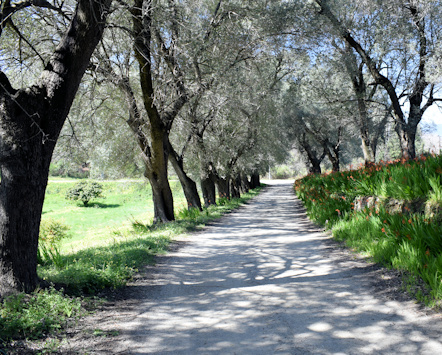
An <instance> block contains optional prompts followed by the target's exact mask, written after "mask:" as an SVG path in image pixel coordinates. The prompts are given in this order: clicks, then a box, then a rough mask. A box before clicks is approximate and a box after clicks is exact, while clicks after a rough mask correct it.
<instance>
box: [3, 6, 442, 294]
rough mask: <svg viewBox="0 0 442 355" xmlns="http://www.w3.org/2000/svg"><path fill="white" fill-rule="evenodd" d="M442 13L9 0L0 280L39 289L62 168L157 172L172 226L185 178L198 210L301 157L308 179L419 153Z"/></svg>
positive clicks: (161, 202)
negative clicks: (45, 215) (50, 199)
mask: <svg viewBox="0 0 442 355" xmlns="http://www.w3.org/2000/svg"><path fill="white" fill-rule="evenodd" d="M441 8H442V7H441V3H440V1H439V0H411V1H410V0H407V1H405V0H392V1H388V2H382V1H377V2H373V1H365V0H358V1H349V0H334V1H328V0H310V1H301V0H288V1H276V0H256V1H238V0H230V1H227V0H189V1H178V0H129V1H118V2H114V3H112V2H111V1H110V0H94V1H83V0H78V1H73V0H69V1H59V0H33V1H28V0H2V1H1V10H0V45H1V46H2V51H1V52H0V102H1V105H0V138H1V141H0V144H1V149H0V169H1V184H0V201H1V206H0V207H1V208H0V242H1V244H0V247H1V252H0V280H2V281H0V286H1V287H2V289H4V290H13V289H25V290H30V289H32V288H34V287H35V286H36V285H37V282H38V280H37V275H36V271H35V269H36V252H37V241H38V226H39V223H40V217H41V209H42V204H43V199H44V192H45V188H46V184H47V178H48V174H49V169H50V166H51V171H52V172H54V173H55V172H58V173H72V174H75V173H78V171H79V167H85V166H87V167H88V168H89V169H91V174H93V175H94V176H95V177H111V178H112V177H122V176H134V175H141V174H144V176H145V177H146V178H147V179H148V180H149V182H150V185H151V186H152V191H153V200H154V205H155V222H157V223H162V222H168V221H171V220H173V219H174V210H173V196H172V193H171V190H170V187H169V182H168V177H169V175H170V173H171V171H170V170H171V169H173V171H174V173H175V174H176V176H177V177H178V178H179V180H180V182H181V185H182V187H183V190H184V192H185V196H186V199H187V202H188V206H189V208H202V206H201V199H200V194H201V193H202V197H203V201H204V203H205V204H206V205H209V204H212V203H215V201H216V199H217V198H218V197H225V198H230V197H231V196H238V195H239V194H240V193H241V192H243V191H246V190H247V189H248V188H250V187H251V186H253V185H256V184H257V183H258V182H259V175H260V174H261V175H262V174H263V173H264V172H265V171H266V170H267V169H268V168H269V166H270V165H271V164H274V163H278V162H283V161H284V160H285V159H286V158H287V157H288V156H289V152H290V151H291V150H292V149H296V151H297V152H298V154H299V155H300V156H301V157H302V160H303V161H304V163H305V166H306V169H307V172H310V173H317V172H320V171H321V169H322V168H323V167H324V163H326V162H327V164H328V165H326V166H327V167H328V168H332V169H333V170H339V169H341V168H342V166H343V165H344V164H346V163H351V162H353V161H356V160H357V159H360V160H362V161H365V163H366V164H371V163H373V162H375V161H376V160H377V159H378V156H379V149H380V148H379V147H380V146H382V145H384V146H386V145H387V144H391V142H392V141H394V142H395V144H397V146H398V148H399V151H400V155H401V157H402V158H404V159H409V158H414V157H415V156H416V154H417V149H416V139H417V137H418V136H419V131H420V126H421V122H422V119H423V117H424V115H425V114H426V113H427V111H428V108H430V107H431V106H432V105H438V103H439V102H440V101H442V95H441V93H440V89H441V73H442V69H441V63H442V61H441V51H442V44H441V38H440V36H441V33H442V31H441V26H442V23H441V22H442V17H441V11H442V10H441ZM390 131H394V132H395V138H393V137H392V136H391V134H390V133H389V132H390ZM51 164H52V165H51ZM198 183H199V184H200V185H201V187H200V189H197V184H198ZM216 191H218V194H216ZM17 255H23V256H24V257H23V258H22V260H21V261H17V257H16V256H17Z"/></svg>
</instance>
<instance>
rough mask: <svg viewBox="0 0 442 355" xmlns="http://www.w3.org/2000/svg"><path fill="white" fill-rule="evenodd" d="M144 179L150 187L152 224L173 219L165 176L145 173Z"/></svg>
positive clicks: (171, 203) (170, 191) (170, 193)
mask: <svg viewBox="0 0 442 355" xmlns="http://www.w3.org/2000/svg"><path fill="white" fill-rule="evenodd" d="M145 175H146V177H147V178H148V179H149V182H150V184H151V186H152V199H153V204H154V219H153V223H154V224H156V223H166V222H170V221H173V220H174V219H175V216H174V212H173V196H172V190H171V189H170V185H169V181H168V180H167V174H166V176H162V177H158V176H156V174H149V173H148V172H146V174H145Z"/></svg>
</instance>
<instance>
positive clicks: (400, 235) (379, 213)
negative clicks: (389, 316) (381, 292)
mask: <svg viewBox="0 0 442 355" xmlns="http://www.w3.org/2000/svg"><path fill="white" fill-rule="evenodd" d="M441 174H442V156H432V157H426V156H421V157H420V158H418V159H415V160H413V161H395V162H381V163H380V164H377V165H372V166H370V167H368V168H364V167H360V168H359V169H357V170H350V171H345V172H336V173H331V174H323V175H310V176H307V177H305V178H303V179H300V180H297V181H296V183H295V190H296V192H297V195H298V197H299V198H300V199H301V200H302V201H303V202H304V205H305V207H306V209H307V213H308V215H309V217H310V218H312V219H313V220H314V221H316V222H317V223H319V224H321V225H324V226H326V228H328V229H330V230H331V231H332V233H333V236H334V237H335V238H336V239H338V240H342V241H345V243H346V244H347V245H348V246H349V247H351V248H354V249H356V250H358V251H361V252H364V253H366V254H368V255H369V256H371V257H372V258H373V259H374V261H376V262H378V263H381V264H383V265H385V266H387V267H393V268H396V269H399V270H403V271H406V274H407V275H408V280H406V281H407V282H408V283H410V282H418V281H417V280H423V281H424V283H425V288H426V290H423V291H419V292H418V293H416V294H414V295H413V296H415V297H416V298H417V299H418V300H419V301H423V302H424V303H425V304H427V305H428V306H433V307H440V305H441V302H442V215H441V212H442V210H441V203H442V199H441V196H442V184H441V182H442V181H441V178H440V176H441ZM358 196H375V197H377V198H378V200H377V203H375V204H373V205H371V206H370V207H365V208H362V209H360V210H358V211H355V200H356V198H357V197H358ZM391 199H396V200H395V201H399V200H404V201H422V203H425V202H426V204H427V205H428V206H431V208H430V209H425V210H423V209H422V210H421V211H412V210H410V209H409V207H407V206H405V207H404V211H395V212H392V211H391V210H389V209H388V208H387V207H386V206H385V204H383V203H382V201H389V200H391ZM413 280H414V281H413Z"/></svg>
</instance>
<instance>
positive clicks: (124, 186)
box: [42, 178, 186, 253]
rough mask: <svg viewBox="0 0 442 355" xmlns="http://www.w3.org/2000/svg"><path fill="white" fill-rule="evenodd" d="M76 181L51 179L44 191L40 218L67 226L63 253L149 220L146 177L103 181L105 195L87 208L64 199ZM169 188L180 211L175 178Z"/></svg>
mask: <svg viewBox="0 0 442 355" xmlns="http://www.w3.org/2000/svg"><path fill="white" fill-rule="evenodd" d="M79 181H80V180H75V179H62V178H52V179H50V180H49V184H48V187H47V190H46V198H45V202H44V205H43V216H42V219H48V218H50V219H55V220H59V221H62V222H63V223H64V224H66V225H67V226H69V228H70V230H69V236H70V238H68V239H65V240H63V241H62V243H61V245H60V251H61V252H62V253H73V252H76V251H78V250H81V249H85V248H88V247H91V246H98V245H100V246H103V245H106V244H107V243H108V242H109V243H111V242H113V239H112V238H113V235H114V234H115V233H116V232H121V231H123V230H124V229H127V228H130V227H131V226H132V224H133V222H134V221H140V222H142V223H144V224H150V223H151V222H152V220H153V203H152V193H151V189H150V186H149V184H148V183H147V182H146V181H145V180H142V179H140V180H121V181H102V182H100V184H102V185H103V187H104V189H103V194H104V196H105V198H100V199H96V200H92V201H91V202H90V204H89V206H88V207H84V206H83V204H82V203H81V202H76V201H70V200H66V198H65V195H66V192H67V190H68V189H69V188H72V187H73V186H74V185H75V184H77V183H78V182H79ZM171 187H172V191H173V195H174V204H175V210H176V211H179V210H181V209H183V208H185V206H186V203H185V198H184V195H183V193H182V190H181V187H180V184H179V182H178V181H171Z"/></svg>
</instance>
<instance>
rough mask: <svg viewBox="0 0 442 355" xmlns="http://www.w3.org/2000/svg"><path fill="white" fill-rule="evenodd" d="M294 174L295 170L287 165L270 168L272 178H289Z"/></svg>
mask: <svg viewBox="0 0 442 355" xmlns="http://www.w3.org/2000/svg"><path fill="white" fill-rule="evenodd" d="M295 175H296V172H295V171H293V169H292V168H291V167H290V166H288V165H278V166H276V167H274V168H272V169H271V176H272V178H273V179H290V178H292V177H294V176H295Z"/></svg>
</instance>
